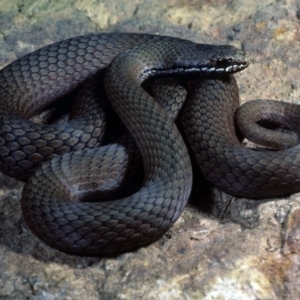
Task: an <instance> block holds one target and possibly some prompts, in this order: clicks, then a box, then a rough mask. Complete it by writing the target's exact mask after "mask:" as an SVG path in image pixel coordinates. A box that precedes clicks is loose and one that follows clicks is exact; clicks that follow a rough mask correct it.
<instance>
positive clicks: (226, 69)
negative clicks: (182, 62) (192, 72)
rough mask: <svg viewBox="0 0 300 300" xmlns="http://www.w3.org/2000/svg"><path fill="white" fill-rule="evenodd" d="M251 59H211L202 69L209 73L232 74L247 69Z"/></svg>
mask: <svg viewBox="0 0 300 300" xmlns="http://www.w3.org/2000/svg"><path fill="white" fill-rule="evenodd" d="M248 65H249V61H236V60H232V59H217V60H213V61H210V63H209V64H208V65H207V66H204V67H202V68H201V71H203V72H204V71H205V72H209V73H218V74H220V73H224V74H225V73H226V74H232V73H235V72H238V71H241V70H243V69H245V68H246V67H247V66H248Z"/></svg>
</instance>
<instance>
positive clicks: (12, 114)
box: [0, 33, 300, 255]
mask: <svg viewBox="0 0 300 300" xmlns="http://www.w3.org/2000/svg"><path fill="white" fill-rule="evenodd" d="M111 61H113V62H112V63H111ZM247 65H248V59H247V57H246V56H245V54H244V52H243V51H241V50H237V49H235V48H234V47H231V46H226V45H224V46H213V45H203V44H195V43H192V42H189V41H185V40H181V39H175V38H170V37H163V36H154V35H142V34H118V33H116V34H95V35H88V36H83V37H77V38H73V39H69V40H65V41H61V42H59V43H56V44H53V45H50V46H47V47H44V48H42V49H40V50H38V51H36V52H34V53H31V54H29V55H27V56H25V57H23V58H21V59H19V60H17V61H15V62H14V63H12V64H10V65H8V66H7V67H6V68H4V69H3V70H2V71H1V72H0V168H1V170H2V171H3V172H4V173H6V174H8V175H9V176H13V177H16V178H19V179H21V180H25V181H26V184H25V187H24V190H23V195H22V201H21V205H22V210H23V215H24V218H25V220H26V222H27V224H28V225H29V227H30V229H31V230H32V231H33V232H34V233H35V234H36V235H37V236H38V237H39V238H40V239H41V240H43V241H44V242H45V243H47V244H48V245H50V246H52V247H55V248H57V249H59V250H62V251H65V252H68V253H77V254H87V255H88V254H92V255H95V254H101V253H110V252H123V251H128V250H132V249H135V248H137V247H140V246H142V245H145V244H148V243H150V242H152V241H154V240H156V239H157V238H159V237H160V236H161V235H162V234H163V233H164V232H165V231H166V230H167V229H168V228H169V227H170V226H171V225H172V224H173V223H174V222H175V221H176V220H177V218H178V217H179V216H180V214H181V212H182V210H183V209H184V207H185V205H186V203H187V200H188V197H189V195H190V190H191V185H192V170H191V163H190V159H189V156H188V151H187V149H186V146H185V144H184V141H183V139H182V137H181V135H180V134H179V132H178V130H177V128H176V126H175V124H174V123H173V121H172V120H171V118H170V116H171V113H169V115H170V116H168V115H167V113H166V111H165V110H164V109H162V108H161V106H160V105H159V104H158V103H157V102H156V101H154V99H153V98H152V97H151V96H150V95H149V94H148V93H146V92H145V91H144V90H143V89H142V88H141V84H143V82H145V81H147V80H148V79H149V78H152V77H153V76H156V75H160V76H163V75H185V74H198V75H199V76H200V77H199V78H197V79H191V80H190V82H189V86H190V95H189V99H188V101H187V103H186V105H185V107H184V109H183V111H182V113H181V120H182V124H183V125H182V127H183V131H184V132H185V133H186V135H187V140H188V141H189V143H190V145H191V148H192V150H193V152H194V153H195V158H196V161H197V163H198V164H199V166H200V168H201V170H202V173H203V174H204V175H205V177H206V178H207V179H208V180H209V181H211V182H212V183H213V184H214V185H216V186H217V187H219V188H221V189H222V190H224V191H226V192H228V193H231V194H233V195H237V196H247V197H261V196H262V197H265V196H274V195H281V194H283V193H286V192H293V191H296V190H297V189H298V185H299V184H298V181H299V174H300V170H299V167H300V161H299V158H298V154H297V153H298V151H297V150H296V148H297V147H294V148H291V149H288V150H286V151H287V152H286V153H287V154H286V155H285V156H284V157H283V156H282V155H279V152H272V153H271V154H270V153H268V154H266V153H264V152H255V151H252V150H249V149H245V148H243V147H242V146H241V145H240V142H239V140H238V139H237V138H236V135H235V127H234V112H235V110H236V108H237V106H238V88H237V85H236V82H235V79H234V78H233V76H231V75H230V74H232V73H234V72H236V71H240V70H242V69H244V68H245V67H246V66H247ZM106 67H107V69H106V70H105V75H103V74H104V73H103V72H102V71H101V70H103V69H105V68H106ZM103 76H104V83H105V91H104V89H103V88H102V87H100V86H99V82H100V81H102V80H103ZM78 86H84V87H85V88H83V90H84V91H85V92H87V93H88V94H89V95H88V96H86V95H82V94H84V93H83V92H81V95H80V97H79V98H80V99H81V100H80V101H78V103H77V102H76V101H75V107H77V108H76V109H75V111H76V110H77V111H80V113H79V114H78V115H76V113H75V114H74V116H72V113H71V116H70V119H71V120H70V122H68V123H67V124H60V123H58V124H50V125H44V124H35V123H33V122H32V121H31V119H32V118H33V117H34V116H35V115H37V114H39V113H41V111H43V110H45V109H50V110H51V109H52V106H53V104H54V103H56V102H57V100H59V99H60V98H61V97H62V96H64V95H67V94H68V95H69V94H72V91H73V90H76V89H77V87H78ZM105 93H107V95H108V97H109V100H110V103H111V105H112V107H113V108H114V110H115V111H116V112H117V114H118V115H119V116H120V118H121V119H122V121H123V122H124V124H125V125H126V127H127V128H128V129H129V131H130V133H131V134H132V136H133V137H134V139H135V140H136V142H137V144H138V147H139V149H140V151H141V153H142V158H143V163H144V178H143V181H142V184H141V187H140V189H139V190H138V191H137V192H135V193H134V194H132V195H127V196H126V197H125V198H122V199H119V200H114V201H102V202H95V201H92V202H88V201H87V199H88V197H91V198H92V199H93V200H94V198H97V197H100V196H99V195H101V193H103V191H104V194H105V191H106V190H110V188H111V187H113V186H114V185H115V184H119V182H120V181H122V180H124V179H123V178H124V176H125V175H124V174H125V173H126V172H127V170H128V168H129V169H130V166H128V164H129V158H128V155H129V154H128V151H129V152H130V150H128V149H127V146H126V145H127V144H126V143H125V144H124V145H116V144H112V145H106V146H101V147H100V148H99V147H98V146H99V145H100V144H101V142H102V139H103V136H104V131H103V130H104V129H105V127H106V124H107V122H109V121H108V120H106V119H105V113H106V112H107V111H109V108H107V104H105V102H104V104H103V103H102V104H101V105H99V104H98V102H97V101H94V102H92V101H91V102H89V99H93V98H95V97H96V98H97V95H98V94H101V95H103V94H105ZM79 94H80V92H79ZM85 97H86V98H85ZM82 99H84V100H83V101H82ZM162 105H164V104H162ZM166 106H167V104H166ZM171 117H172V116H171ZM126 139H127V138H126V137H125V140H126ZM128 139H129V140H130V138H128ZM127 150H128V151H127ZM64 153H66V154H64ZM134 153H135V152H134ZM62 154H63V155H62ZM133 156H135V154H133ZM44 161H46V162H44ZM298 165H299V167H298ZM120 174H121V175H120ZM287 187H288V189H289V190H287ZM75 200H82V201H81V202H80V201H75Z"/></svg>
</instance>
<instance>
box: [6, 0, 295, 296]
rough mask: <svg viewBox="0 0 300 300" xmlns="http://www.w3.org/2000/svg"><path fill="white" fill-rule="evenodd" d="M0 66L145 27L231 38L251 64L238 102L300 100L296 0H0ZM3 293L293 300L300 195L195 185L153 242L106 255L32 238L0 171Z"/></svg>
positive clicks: (13, 186) (210, 39) (223, 40)
mask: <svg viewBox="0 0 300 300" xmlns="http://www.w3.org/2000/svg"><path fill="white" fill-rule="evenodd" d="M0 8H1V9H0V10H1V11H0V68H2V67H4V66H5V65H7V64H8V63H10V62H12V61H13V60H15V59H17V58H19V57H21V56H23V55H24V54H26V53H29V52H31V51H33V50H35V49H37V48H40V47H42V46H45V45H47V44H49V43H52V42H55V41H59V40H62V39H65V38H68V37H72V36H77V35H82V34H87V33H91V32H97V31H127V32H133V31H134V32H148V33H155V34H163V35H172V36H177V37H182V38H186V39H190V40H194V41H196V42H205V43H215V44H228V43H230V44H232V45H235V46H237V47H242V48H244V49H245V50H246V51H247V52H249V54H250V56H251V58H252V63H251V65H250V66H249V68H248V69H246V70H245V71H243V72H242V73H240V74H238V75H237V76H236V77H237V80H238V84H239V86H240V94H241V103H243V102H245V101H247V100H251V99H255V98H271V99H278V100H284V101H289V102H295V103H299V100H298V99H300V97H299V96H300V81H299V78H300V75H299V65H300V57H299V47H300V39H299V30H300V23H299V5H297V4H296V3H295V1H291V0H286V1H271V0H267V1H258V0H254V1H247V2H246V1H242V0H232V1H222V0H213V1H200V0H199V1H187V0H172V1H171V0H170V1H158V0H149V1H146V0H144V1H143V0H139V1H137V0H133V1H127V2H125V1H117V0H111V1H108V0H99V1H92V0H81V1H79V0H71V1H68V0H58V1H49V0H41V1H34V0H30V1H28V0H26V1H25V0H20V1H17V2H16V1H7V0H0ZM0 181H1V190H0V224H1V226H0V299H205V300H209V299H299V298H300V284H299V277H298V273H299V267H300V264H299V261H300V259H299V258H300V243H299V234H300V233H299V228H300V227H299V220H300V213H299V211H300V210H299V207H300V197H299V194H295V195H292V196H291V197H290V198H288V199H271V200H270V199H269V200H268V201H266V200H265V201H257V200H256V201H253V200H247V199H235V198H233V197H231V196H228V195H225V194H224V193H221V192H219V191H217V190H215V189H213V188H212V187H209V186H207V184H206V183H203V184H202V185H203V186H202V187H200V182H201V181H199V183H198V182H197V184H195V185H196V186H197V188H196V189H195V191H194V193H193V196H192V199H191V201H190V204H189V206H188V207H187V208H186V210H185V211H184V213H183V215H182V216H181V218H180V219H179V220H178V222H176V224H175V225H174V226H173V227H172V228H171V230H170V231H169V232H168V233H167V234H166V235H165V236H164V237H163V238H161V239H160V240H159V241H157V242H156V243H154V244H152V245H150V246H148V247H146V248H142V249H139V250H138V251H136V252H134V253H127V254H123V255H119V256H117V257H113V258H91V257H77V256H70V255H67V254H64V253H60V252H58V251H56V250H53V249H51V248H49V247H48V246H46V245H44V244H43V243H42V242H40V241H39V240H38V239H37V238H36V237H35V236H34V235H33V234H32V233H31V232H30V231H29V229H28V228H27V226H26V224H25V222H24V220H23V218H22V215H21V210H20V205H19V199H20V197H21V190H22V184H21V183H19V182H17V181H15V180H11V179H7V178H5V177H4V176H1V178H0Z"/></svg>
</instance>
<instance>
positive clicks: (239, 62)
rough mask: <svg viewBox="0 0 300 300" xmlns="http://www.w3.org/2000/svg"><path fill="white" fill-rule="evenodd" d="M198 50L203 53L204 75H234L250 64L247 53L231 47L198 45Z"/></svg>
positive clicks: (202, 69) (202, 68)
mask: <svg viewBox="0 0 300 300" xmlns="http://www.w3.org/2000/svg"><path fill="white" fill-rule="evenodd" d="M196 48H197V50H198V51H201V52H202V53H203V54H202V55H201V58H202V60H200V62H201V66H200V69H201V71H202V72H203V74H204V75H205V74H206V75H214V74H232V73H235V72H238V71H241V70H243V69H245V68H246V67H247V66H248V65H249V63H250V58H249V56H248V55H247V53H246V52H245V51H243V50H241V49H238V48H235V47H233V46H230V45H208V44H197V45H196Z"/></svg>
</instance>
